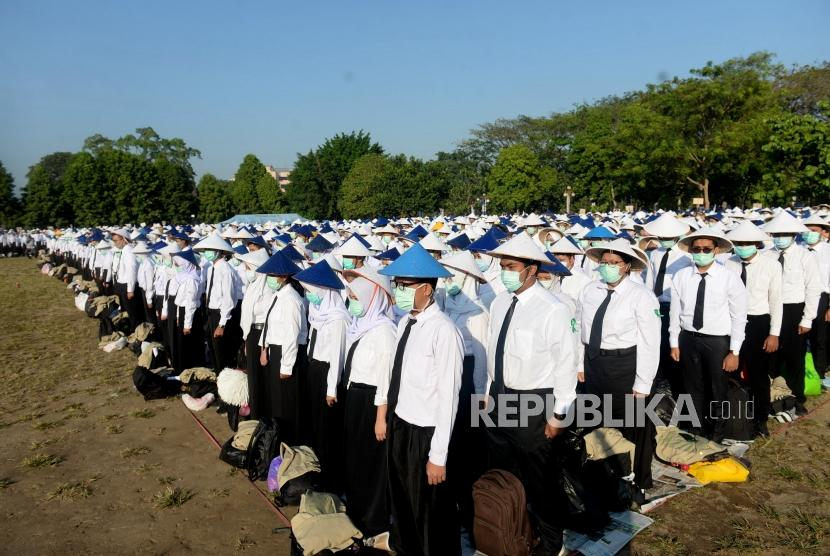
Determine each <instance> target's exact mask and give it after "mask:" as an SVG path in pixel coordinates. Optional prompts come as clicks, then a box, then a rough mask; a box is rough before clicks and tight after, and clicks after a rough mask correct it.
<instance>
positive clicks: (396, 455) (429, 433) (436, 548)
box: [380, 237, 532, 555]
mask: <svg viewBox="0 0 830 556" xmlns="http://www.w3.org/2000/svg"><path fill="white" fill-rule="evenodd" d="M528 241H532V240H530V238H529V237H528ZM380 273H381V274H382V275H384V276H392V277H395V281H396V287H395V303H396V304H397V305H398V306H399V307H400V308H401V309H403V310H408V311H409V314H408V315H407V316H405V317H404V318H402V319H401V321H400V322H399V323H398V332H397V345H396V347H395V357H394V359H393V364H392V377H391V379H390V383H389V394H388V396H387V405H388V409H387V419H388V423H387V432H386V434H387V437H388V441H387V444H388V447H387V450H388V452H387V453H388V458H389V459H388V465H389V501H390V505H391V515H392V528H391V531H390V533H391V534H390V539H389V544H390V548H391V549H392V550H394V551H395V552H396V553H398V554H442V555H443V554H446V555H458V554H460V553H461V540H460V535H459V524H458V515H457V508H456V503H455V497H454V496H453V494H452V491H451V490H450V488H449V485H448V484H447V482H446V480H447V462H448V452H449V445H450V437H451V435H452V429H453V425H454V423H455V416H456V413H457V409H458V404H459V403H468V404H469V403H471V400H463V401H461V402H459V398H458V391H459V389H460V387H461V374H462V367H463V360H464V340H463V339H462V337H461V333H460V332H459V331H458V329H457V328H456V326H455V324H453V322H452V320H451V319H450V318H449V317H448V316H447V315H446V314H444V313H443V312H442V311H441V309H440V308H439V307H438V305H437V304H436V303H435V301H434V300H433V294H434V293H435V290H436V287H437V281H438V279H439V278H447V277H449V276H450V275H451V274H450V272H449V271H447V270H446V269H445V268H444V267H443V266H441V265H440V264H439V263H438V261H436V260H435V259H434V258H433V257H432V255H430V254H429V253H427V251H426V250H425V249H424V248H423V247H422V246H421V245H419V244H414V245H413V246H412V247H410V248H409V249H408V250H407V251H406V253H404V254H403V255H401V256H400V258H398V259H397V260H396V261H395V262H393V263H392V264H390V265H389V266H387V267H386V268H384V269H382V270H381V271H380Z"/></svg>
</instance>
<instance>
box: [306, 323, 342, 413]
mask: <svg viewBox="0 0 830 556" xmlns="http://www.w3.org/2000/svg"><path fill="white" fill-rule="evenodd" d="M348 327H349V323H348V322H347V321H346V320H345V319H334V320H332V321H330V322H327V323H326V324H325V325H323V326H321V327H320V328H319V329H317V337H316V339H315V340H314V350H313V351H312V352H311V353H309V354H308V358H309V359H312V358H313V359H315V360H317V361H321V362H324V363H328V364H329V372H328V375H327V377H326V395H327V396H332V397H335V396H337V385H338V384H339V383H340V376H341V375H342V374H343V365H345V364H346V329H347V328H348ZM314 330H315V328H314V327H313V326H312V327H310V330H309V333H308V334H309V337H311V335H312V334H314ZM309 349H311V344H309Z"/></svg>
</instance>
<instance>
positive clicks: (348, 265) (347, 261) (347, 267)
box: [343, 257, 354, 270]
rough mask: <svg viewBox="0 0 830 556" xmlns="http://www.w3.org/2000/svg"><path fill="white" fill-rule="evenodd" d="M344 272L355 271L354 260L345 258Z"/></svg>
mask: <svg viewBox="0 0 830 556" xmlns="http://www.w3.org/2000/svg"><path fill="white" fill-rule="evenodd" d="M343 270H354V259H352V258H351V257H343Z"/></svg>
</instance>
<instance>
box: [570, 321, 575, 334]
mask: <svg viewBox="0 0 830 556" xmlns="http://www.w3.org/2000/svg"><path fill="white" fill-rule="evenodd" d="M571 333H572V334H576V319H571Z"/></svg>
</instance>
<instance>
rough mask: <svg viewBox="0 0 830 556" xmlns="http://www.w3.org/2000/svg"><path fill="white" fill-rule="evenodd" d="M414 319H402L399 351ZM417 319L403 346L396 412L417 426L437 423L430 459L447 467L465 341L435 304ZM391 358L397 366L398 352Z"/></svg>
mask: <svg viewBox="0 0 830 556" xmlns="http://www.w3.org/2000/svg"><path fill="white" fill-rule="evenodd" d="M410 318H412V315H411V314H409V315H407V316H406V317H404V318H402V319H401V321H400V322H399V323H398V333H397V339H396V342H395V349H396V350H397V344H398V341H400V339H401V336H402V335H403V332H404V330H405V329H406V324H407V323H408V322H409V319H410ZM416 319H417V322H416V323H415V324H414V325H412V328H411V329H410V331H409V339H408V340H407V343H406V348H405V349H404V354H403V361H402V365H401V384H400V390H399V393H398V402H397V405H396V406H395V415H397V416H398V417H400V418H401V419H403V420H404V421H406V422H407V423H410V424H412V425H415V426H418V427H435V430H434V432H433V433H432V441H431V442H430V449H429V461H431V462H432V463H433V464H435V465H446V463H447V450H448V448H449V444H450V435H451V434H452V427H453V424H454V423H455V415H456V412H457V410H458V402H459V400H458V391H459V389H460V388H461V371H462V367H463V364H464V340H463V339H462V338H461V333H460V332H459V331H458V329H457V328H456V327H455V325H454V324H453V322H452V320H450V318H449V317H448V316H447V315H445V314H444V313H443V312H442V311H441V309H440V308H439V307H438V305H436V304H435V303H431V304H430V306H429V307H427V308H426V309H425V310H424V311H422V312H421V313H419V314H418V315H417V317H416ZM392 357H393V360H392V362H393V364H394V354H393V356H392ZM465 403H469V401H467V400H465Z"/></svg>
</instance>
